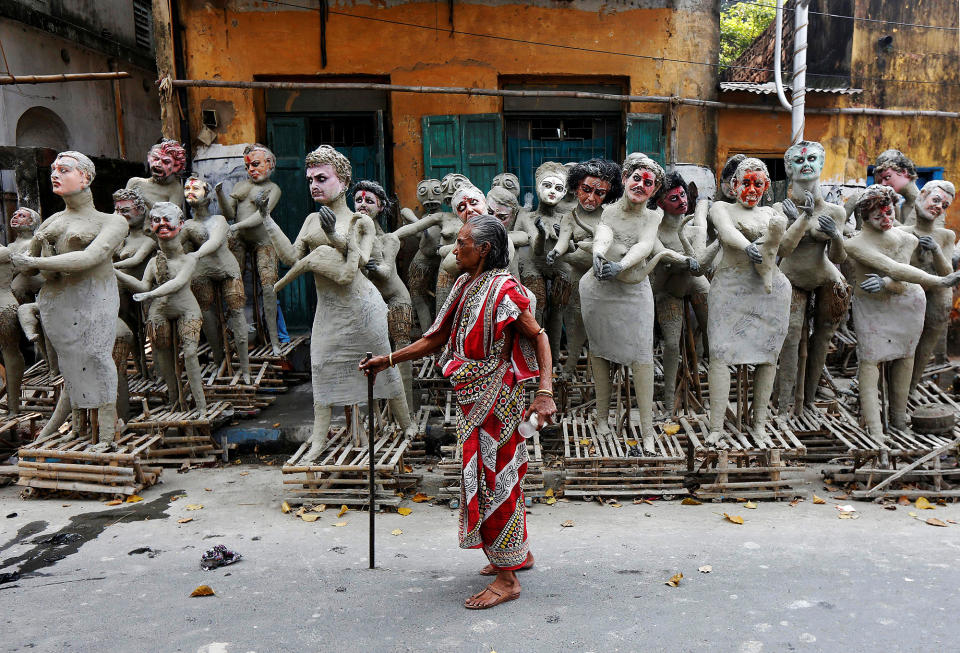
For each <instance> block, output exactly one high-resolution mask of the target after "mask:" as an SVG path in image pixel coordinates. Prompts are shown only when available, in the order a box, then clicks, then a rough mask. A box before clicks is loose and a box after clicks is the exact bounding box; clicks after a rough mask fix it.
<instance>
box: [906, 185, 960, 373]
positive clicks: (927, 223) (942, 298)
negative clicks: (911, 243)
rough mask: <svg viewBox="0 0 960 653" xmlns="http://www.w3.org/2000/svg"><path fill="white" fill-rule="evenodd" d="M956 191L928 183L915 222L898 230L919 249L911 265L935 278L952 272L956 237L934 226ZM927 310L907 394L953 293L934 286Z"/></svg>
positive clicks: (936, 340) (939, 332) (943, 324)
mask: <svg viewBox="0 0 960 653" xmlns="http://www.w3.org/2000/svg"><path fill="white" fill-rule="evenodd" d="M956 194H957V191H956V189H955V188H954V186H953V184H952V183H951V182H949V181H941V180H934V181H928V182H927V183H926V184H924V185H923V188H921V189H920V195H918V196H917V203H916V213H915V216H916V218H915V220H914V223H913V224H912V225H904V226H902V227H900V228H901V229H903V230H904V231H906V232H907V233H911V234H913V235H914V236H916V237H917V239H918V241H919V245H920V246H919V247H917V248H916V249H915V250H914V251H913V257H912V259H911V261H910V263H911V265H913V266H914V267H918V268H920V269H921V270H923V271H924V272H927V273H929V274H933V275H936V276H945V275H948V274H950V273H951V272H953V263H952V261H953V256H954V243H955V242H956V240H957V236H956V234H955V233H953V231H951V230H950V229H947V228H945V227H938V226H936V225H937V223H938V222H939V223H941V224H942V222H943V219H944V218H943V216H944V215H946V213H947V209H948V208H949V207H950V205H951V204H952V203H953V200H954V197H955V196H956ZM926 296H927V308H926V313H925V315H924V318H923V332H922V333H921V335H920V342H918V343H917V350H916V354H915V355H914V361H913V375H912V377H911V379H910V392H913V391H914V389H915V388H916V387H917V384H918V383H920V379H921V378H922V377H923V370H924V368H926V366H927V363H929V362H930V358H931V357H932V356H933V353H934V351H935V350H936V348H937V346H938V345H939V344H940V342H941V341H942V339H943V336H944V334H945V333H946V330H947V325H948V324H949V323H950V309H951V308H953V292H952V290H951V289H949V288H941V287H939V286H934V287H932V288H928V289H927V291H926Z"/></svg>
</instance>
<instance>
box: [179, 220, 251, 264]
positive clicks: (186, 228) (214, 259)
mask: <svg viewBox="0 0 960 653" xmlns="http://www.w3.org/2000/svg"><path fill="white" fill-rule="evenodd" d="M217 222H222V223H223V224H222V225H220V226H221V227H222V228H223V229H224V230H226V229H227V220H226V218H224V217H223V216H222V215H210V216H207V217H205V218H194V219H191V220H187V221H186V222H185V223H184V224H183V233H184V239H183V248H184V249H185V250H186V251H187V252H195V251H197V250H198V249H200V246H201V245H203V244H204V243H205V242H207V240H208V239H209V238H210V232H209V231H208V227H212V226H213V224H214V223H217ZM193 277H194V279H226V278H229V279H236V278H239V277H240V265H239V264H238V263H237V259H236V258H235V257H234V256H233V254H232V253H231V252H230V249H229V247H228V242H227V241H226V240H224V242H223V244H222V245H221V246H220V247H218V248H217V249H216V251H214V252H213V253H212V254H208V255H207V256H204V257H202V258H201V259H200V260H199V261H197V270H196V272H194V275H193Z"/></svg>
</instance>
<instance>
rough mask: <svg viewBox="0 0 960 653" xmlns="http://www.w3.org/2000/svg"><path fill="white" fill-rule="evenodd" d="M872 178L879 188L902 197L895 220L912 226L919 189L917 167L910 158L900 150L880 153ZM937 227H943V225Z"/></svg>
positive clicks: (914, 219) (914, 220)
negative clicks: (885, 188) (891, 191)
mask: <svg viewBox="0 0 960 653" xmlns="http://www.w3.org/2000/svg"><path fill="white" fill-rule="evenodd" d="M873 178H874V179H875V180H876V182H877V183H878V184H880V185H881V186H887V187H889V188H892V189H893V190H894V191H895V192H896V193H897V194H898V195H900V196H901V197H903V200H904V201H903V204H901V205H899V206H898V207H897V219H898V220H899V221H900V224H905V225H912V224H914V222H916V217H915V215H914V214H915V213H916V203H917V196H918V195H919V194H920V189H919V188H917V167H916V166H915V165H914V164H913V161H912V160H911V159H910V157H908V156H907V155H906V154H904V153H903V152H901V151H900V150H886V151H884V152H881V153H880V155H879V156H878V157H877V161H876V163H875V164H874V166H873ZM937 226H943V224H942V223H941V224H939V225H937Z"/></svg>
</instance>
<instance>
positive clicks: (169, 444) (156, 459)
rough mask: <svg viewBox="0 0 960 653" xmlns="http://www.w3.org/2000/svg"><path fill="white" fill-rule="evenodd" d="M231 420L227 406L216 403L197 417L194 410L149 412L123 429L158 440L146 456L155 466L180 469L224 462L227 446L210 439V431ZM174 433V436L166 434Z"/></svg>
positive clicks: (170, 409) (161, 409)
mask: <svg viewBox="0 0 960 653" xmlns="http://www.w3.org/2000/svg"><path fill="white" fill-rule="evenodd" d="M231 416H232V407H231V405H230V403H229V402H225V401H217V402H214V403H212V404H208V405H207V410H206V411H205V412H204V413H203V414H201V413H200V411H198V410H197V409H195V408H194V409H192V410H186V411H181V410H176V409H174V408H171V407H170V406H165V407H161V408H159V409H156V410H152V411H151V410H149V408H148V407H146V406H145V410H144V412H142V413H141V414H140V415H138V416H137V417H134V418H133V419H132V420H130V421H129V422H128V423H127V429H129V430H131V431H135V432H146V433H152V434H155V435H157V436H158V437H159V440H158V441H157V443H156V444H155V446H154V447H153V448H152V449H151V450H150V451H149V452H148V453H147V454H146V455H147V456H148V457H149V459H150V462H151V463H153V464H157V465H167V466H176V467H181V466H184V465H187V466H194V465H204V464H209V463H214V462H216V461H217V460H218V456H219V457H220V459H222V460H224V461H226V460H227V453H228V452H229V446H228V448H227V449H226V450H225V449H224V448H223V446H224V445H226V443H218V442H217V441H216V440H214V438H213V430H214V429H215V428H217V427H218V426H219V425H221V424H223V423H225V422H226V421H227V420H229V419H230V418H231ZM171 430H175V432H176V435H174V434H172V433H170V431H171Z"/></svg>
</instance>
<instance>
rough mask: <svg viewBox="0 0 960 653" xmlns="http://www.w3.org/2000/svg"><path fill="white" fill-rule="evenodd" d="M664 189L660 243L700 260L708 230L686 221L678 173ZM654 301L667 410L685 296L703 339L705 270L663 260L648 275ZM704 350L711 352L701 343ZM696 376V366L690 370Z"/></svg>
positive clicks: (674, 378) (685, 196) (707, 284)
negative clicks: (660, 341)
mask: <svg viewBox="0 0 960 653" xmlns="http://www.w3.org/2000/svg"><path fill="white" fill-rule="evenodd" d="M664 187H665V188H666V190H665V191H664V193H663V194H662V195H661V196H660V199H659V200H658V201H657V206H659V207H660V208H661V209H662V210H663V220H661V221H660V227H659V228H658V229H657V237H658V238H659V239H660V245H661V246H663V247H665V248H667V249H671V250H673V251H675V252H678V253H680V254H683V255H684V256H689V257H693V258H695V259H697V260H698V261H699V259H700V258H701V257H702V256H703V255H704V254H705V252H706V249H707V230H706V229H705V228H704V227H700V226H697V225H695V224H687V223H688V222H690V220H691V219H692V218H693V216H690V218H686V217H685V216H686V214H687V210H688V209H689V208H690V204H689V194H688V190H689V187H688V186H687V183H686V182H685V181H684V179H683V177H681V176H680V174H679V173H676V172H671V173H668V174H667V175H666V179H665V181H664ZM650 280H651V285H652V290H653V299H654V304H655V306H656V316H657V324H659V325H660V332H661V333H662V334H663V405H664V408H665V409H666V411H667V412H668V413H671V414H672V413H673V412H674V409H675V407H676V396H677V394H676V389H677V370H678V369H679V367H680V339H681V337H682V336H683V313H684V310H685V308H684V299H689V300H690V306H691V308H692V309H693V312H694V315H695V316H696V318H697V323H698V324H699V325H700V328H701V329H702V330H703V333H704V341H707V340H708V339H707V337H706V330H707V324H708V319H707V293H709V292H710V282H708V281H707V280H706V278H705V277H704V276H703V268H702V267H699V266H698V267H697V268H695V269H691V267H690V266H689V265H687V264H686V262H684V264H680V265H678V264H675V263H666V264H661V265H660V266H659V267H657V269H656V270H654V271H653V273H652V274H651V276H650ZM703 350H704V351H709V345H708V344H707V343H706V342H705V343H704V347H703ZM691 373H693V374H697V373H698V371H697V370H691Z"/></svg>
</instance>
